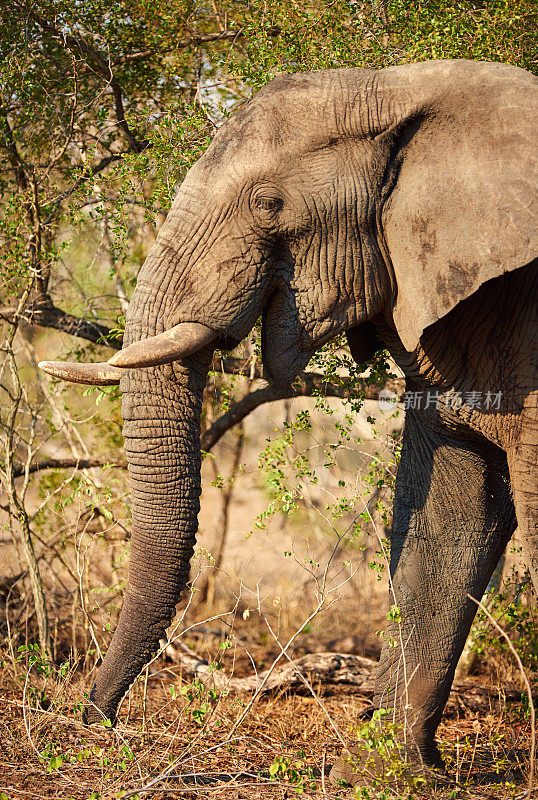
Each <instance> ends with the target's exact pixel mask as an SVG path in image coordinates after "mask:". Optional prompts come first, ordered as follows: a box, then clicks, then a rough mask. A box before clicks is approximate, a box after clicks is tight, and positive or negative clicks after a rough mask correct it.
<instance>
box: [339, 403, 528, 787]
mask: <svg viewBox="0 0 538 800" xmlns="http://www.w3.org/2000/svg"><path fill="white" fill-rule="evenodd" d="M514 529H515V514H514V508H513V504H512V500H511V497H510V483H509V478H508V468H507V463H506V456H505V454H504V453H503V452H502V451H501V450H500V449H499V448H497V447H495V446H494V445H490V444H489V443H488V442H486V441H485V440H480V441H478V440H475V442H474V443H473V444H472V445H469V442H468V440H467V441H466V442H465V441H464V439H463V438H462V439H461V440H459V439H458V437H457V436H456V434H454V433H453V432H451V431H450V430H448V429H447V428H445V427H444V425H443V423H442V421H441V420H440V419H439V418H437V419H432V418H431V416H430V418H429V419H428V417H427V415H426V414H425V413H424V412H418V411H417V412H415V411H409V412H408V413H407V416H406V427H405V432H404V444H403V451H402V457H401V461H400V466H399V469H398V476H397V480H396V494H395V500H394V522H393V532H392V539H391V555H390V573H391V600H390V602H391V605H393V606H394V607H395V608H394V609H393V613H392V614H391V615H390V616H391V617H392V618H393V619H392V621H391V622H389V625H388V628H387V631H386V634H385V640H384V644H383V648H382V652H381V657H380V661H379V665H378V669H377V673H376V681H377V690H376V695H375V700H374V703H375V705H376V706H377V707H379V708H384V709H387V710H388V711H389V714H390V719H391V720H392V719H394V720H395V721H396V722H397V723H398V724H399V725H401V729H400V731H401V744H402V749H403V755H404V756H405V758H406V759H408V760H409V761H413V762H419V763H423V764H426V765H428V766H437V767H442V760H441V757H440V754H439V751H438V749H437V746H436V744H435V740H434V735H435V731H436V729H437V726H438V724H439V721H440V719H441V715H442V712H443V709H444V706H445V703H446V701H447V699H448V695H449V692H450V687H451V685H452V681H453V678H454V672H455V669H456V666H457V663H458V660H459V657H460V655H461V652H462V650H463V647H464V644H465V640H466V638H467V635H468V633H469V630H470V627H471V623H472V621H473V618H474V615H475V613H476V610H477V606H476V604H475V603H474V602H473V601H472V600H471V599H469V597H468V595H471V596H472V597H474V598H476V599H480V598H481V597H482V595H483V593H484V591H485V589H486V586H487V584H488V581H489V579H490V577H491V575H492V573H493V570H494V569H495V566H496V564H497V562H498V560H499V558H500V556H501V555H502V553H503V551H504V548H505V546H506V544H507V542H508V540H509V538H510V536H511V535H512V533H513V531H514ZM365 756H366V754H365ZM360 761H361V757H360V754H359V759H358V764H360ZM332 778H333V779H334V778H343V779H345V780H347V781H349V782H350V783H354V784H356V783H360V782H362V778H361V773H360V766H359V767H357V768H355V769H353V768H352V767H350V766H348V765H347V764H346V763H345V762H341V763H340V764H339V765H336V766H335V770H334V774H333V775H332Z"/></svg>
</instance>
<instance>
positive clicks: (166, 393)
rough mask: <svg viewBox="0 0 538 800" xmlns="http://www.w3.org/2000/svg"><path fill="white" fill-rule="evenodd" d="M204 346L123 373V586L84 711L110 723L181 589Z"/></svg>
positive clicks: (194, 499)
mask: <svg viewBox="0 0 538 800" xmlns="http://www.w3.org/2000/svg"><path fill="white" fill-rule="evenodd" d="M211 355H212V351H211V349H210V348H206V349H205V350H203V351H201V352H200V353H198V354H197V355H196V356H193V357H192V358H191V359H188V360H187V361H185V362H182V363H175V364H170V365H166V366H160V367H156V368H151V369H147V370H125V373H126V374H125V376H124V377H122V381H121V388H122V392H123V405H122V414H123V418H124V423H125V424H124V439H125V450H126V453H127V460H128V464H129V477H130V484H131V496H132V506H133V509H132V516H133V526H132V537H131V555H130V562H129V580H128V586H127V590H126V594H125V599H124V603H123V608H122V611H121V614H120V618H119V622H118V626H117V629H116V631H115V633H114V637H113V639H112V642H111V644H110V647H109V649H108V652H107V654H106V656H105V659H104V661H103V664H102V666H101V668H100V670H99V674H98V676H97V681H96V684H95V686H94V687H93V690H92V693H91V696H90V698H91V701H92V704H91V705H90V706H89V707H88V708H87V710H86V720H87V721H88V722H93V721H98V720H100V719H102V718H103V715H104V716H105V717H106V718H109V719H112V720H114V718H115V715H116V710H117V707H118V703H119V702H120V700H121V699H122V697H123V696H124V694H125V693H126V691H127V690H128V688H129V687H130V685H131V684H132V682H133V681H134V680H135V678H136V677H137V675H138V674H139V673H140V671H141V670H142V669H143V668H144V666H145V665H146V664H147V662H148V661H149V660H150V659H151V657H152V655H153V654H154V653H155V652H156V650H157V649H158V645H159V639H161V638H162V637H163V635H164V633H165V629H166V628H167V627H168V626H169V625H170V623H171V621H172V619H173V616H174V613H175V606H176V603H177V602H178V601H179V599H180V593H181V591H182V589H183V588H184V587H185V584H186V581H187V578H188V573H189V563H190V559H191V556H192V553H193V548H194V544H195V541H196V538H195V537H196V530H197V516H198V510H199V497H200V412H201V405H202V395H203V389H204V385H205V380H206V376H207V370H208V367H209V362H210V359H211Z"/></svg>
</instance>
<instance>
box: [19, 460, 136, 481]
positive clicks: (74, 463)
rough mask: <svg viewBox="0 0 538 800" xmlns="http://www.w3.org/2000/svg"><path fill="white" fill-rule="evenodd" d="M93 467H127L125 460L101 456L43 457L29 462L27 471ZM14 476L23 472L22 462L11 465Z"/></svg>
mask: <svg viewBox="0 0 538 800" xmlns="http://www.w3.org/2000/svg"><path fill="white" fill-rule="evenodd" d="M93 467H114V468H116V469H127V462H126V461H107V460H106V459H103V458H45V459H43V461H36V462H35V463H33V464H30V467H29V469H28V472H29V473H33V472H42V471H43V470H46V469H92V468H93ZM13 474H14V476H15V478H20V477H21V476H22V475H24V474H25V469H24V467H23V465H22V464H16V465H15V466H14V467H13Z"/></svg>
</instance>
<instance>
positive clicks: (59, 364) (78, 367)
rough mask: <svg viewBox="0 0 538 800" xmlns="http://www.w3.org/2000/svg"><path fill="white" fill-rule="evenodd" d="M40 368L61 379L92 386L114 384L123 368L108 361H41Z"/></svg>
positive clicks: (117, 381)
mask: <svg viewBox="0 0 538 800" xmlns="http://www.w3.org/2000/svg"><path fill="white" fill-rule="evenodd" d="M38 366H39V368H40V369H42V370H43V372H47V373H48V374H49V375H53V376H54V377H55V378H60V380H64V381H71V382H72V383H88V384H90V385H91V386H114V385H116V384H118V383H119V382H120V378H121V375H122V372H121V369H117V368H114V367H112V366H111V365H110V364H107V362H106V361H105V362H102V363H97V364H74V363H73V362H69V361H40V362H39V364H38Z"/></svg>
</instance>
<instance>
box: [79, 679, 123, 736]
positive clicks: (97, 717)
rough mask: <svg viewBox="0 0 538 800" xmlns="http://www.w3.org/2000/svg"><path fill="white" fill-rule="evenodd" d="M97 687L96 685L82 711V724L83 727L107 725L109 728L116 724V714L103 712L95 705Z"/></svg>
mask: <svg viewBox="0 0 538 800" xmlns="http://www.w3.org/2000/svg"><path fill="white" fill-rule="evenodd" d="M96 691H97V687H96V686H95V684H94V685H93V687H92V690H91V692H90V697H89V699H88V702H87V703H86V705H85V706H84V708H83V710H82V724H83V725H105V726H106V727H107V728H108V727H112V726H113V725H114V724H115V722H116V714H115V713H113V712H111V713H109V714H107V713H106V711H103V710H101V708H99V706H97V705H96V703H95V694H96Z"/></svg>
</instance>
